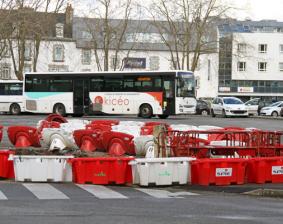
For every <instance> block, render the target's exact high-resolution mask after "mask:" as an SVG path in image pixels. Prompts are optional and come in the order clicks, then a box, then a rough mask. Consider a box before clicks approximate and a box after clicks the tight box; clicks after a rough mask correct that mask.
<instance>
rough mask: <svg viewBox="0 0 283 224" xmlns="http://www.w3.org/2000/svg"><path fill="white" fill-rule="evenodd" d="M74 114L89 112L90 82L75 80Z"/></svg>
mask: <svg viewBox="0 0 283 224" xmlns="http://www.w3.org/2000/svg"><path fill="white" fill-rule="evenodd" d="M73 93H74V96H73V103H74V114H84V113H88V112H89V105H90V99H89V80H82V79H75V80H74V90H73Z"/></svg>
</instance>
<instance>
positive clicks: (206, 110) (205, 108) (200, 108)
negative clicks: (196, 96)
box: [196, 100, 210, 116]
mask: <svg viewBox="0 0 283 224" xmlns="http://www.w3.org/2000/svg"><path fill="white" fill-rule="evenodd" d="M196 114H201V115H205V116H206V115H209V114H210V107H209V105H208V103H207V102H205V101H204V100H197V107H196Z"/></svg>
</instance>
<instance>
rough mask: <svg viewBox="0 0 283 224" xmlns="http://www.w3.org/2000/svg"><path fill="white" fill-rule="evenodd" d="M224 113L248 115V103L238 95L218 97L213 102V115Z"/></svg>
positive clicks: (228, 114)
mask: <svg viewBox="0 0 283 224" xmlns="http://www.w3.org/2000/svg"><path fill="white" fill-rule="evenodd" d="M216 115H222V116H223V117H228V116H242V117H248V116H249V114H248V111H247V109H246V105H245V104H244V103H243V102H242V101H241V100H240V99H238V98H236V97H216V98H215V99H214V100H213V101H212V104H211V116H212V117H215V116H216Z"/></svg>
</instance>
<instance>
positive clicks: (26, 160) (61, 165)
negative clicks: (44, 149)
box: [13, 155, 73, 182]
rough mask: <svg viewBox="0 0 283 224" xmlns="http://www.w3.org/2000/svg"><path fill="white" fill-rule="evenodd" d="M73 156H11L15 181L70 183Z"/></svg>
mask: <svg viewBox="0 0 283 224" xmlns="http://www.w3.org/2000/svg"><path fill="white" fill-rule="evenodd" d="M71 158H73V156H17V155H15V156H13V160H14V170H15V180H16V181H30V182H71V181H72V167H71V166H70V164H69V163H68V160H69V159H71Z"/></svg>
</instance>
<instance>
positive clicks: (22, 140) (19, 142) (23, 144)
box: [15, 135, 31, 148]
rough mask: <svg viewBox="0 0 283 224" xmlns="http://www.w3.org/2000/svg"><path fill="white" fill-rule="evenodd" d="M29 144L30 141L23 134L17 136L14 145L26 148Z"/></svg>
mask: <svg viewBox="0 0 283 224" xmlns="http://www.w3.org/2000/svg"><path fill="white" fill-rule="evenodd" d="M29 146H31V142H30V141H29V139H28V138H27V137H26V136H25V135H20V136H18V137H17V140H16V144H15V147H17V148H21V147H22V148H26V147H29Z"/></svg>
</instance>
